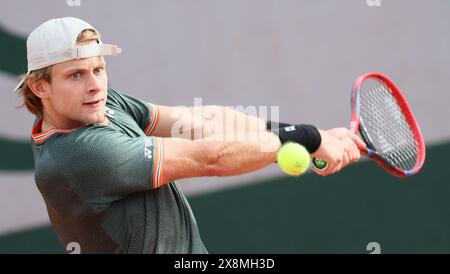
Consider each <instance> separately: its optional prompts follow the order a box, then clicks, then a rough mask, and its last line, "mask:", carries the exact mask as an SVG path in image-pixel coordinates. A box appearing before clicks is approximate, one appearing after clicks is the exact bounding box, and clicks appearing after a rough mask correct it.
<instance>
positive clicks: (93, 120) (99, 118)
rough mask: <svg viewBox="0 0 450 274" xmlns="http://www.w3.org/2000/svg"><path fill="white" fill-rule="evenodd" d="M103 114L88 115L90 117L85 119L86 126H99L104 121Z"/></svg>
mask: <svg viewBox="0 0 450 274" xmlns="http://www.w3.org/2000/svg"><path fill="white" fill-rule="evenodd" d="M105 118H106V116H105V113H103V112H102V113H98V114H94V115H90V117H87V119H86V124H89V125H95V124H100V123H102V122H103V121H105Z"/></svg>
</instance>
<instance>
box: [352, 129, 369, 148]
mask: <svg viewBox="0 0 450 274" xmlns="http://www.w3.org/2000/svg"><path fill="white" fill-rule="evenodd" d="M348 137H350V139H351V140H352V141H353V142H354V143H355V144H356V146H357V147H358V149H359V150H366V148H367V146H366V143H364V142H363V141H362V140H361V138H359V137H358V135H356V134H355V133H353V132H350V134H349V136H348Z"/></svg>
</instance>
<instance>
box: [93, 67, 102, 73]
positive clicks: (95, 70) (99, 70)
mask: <svg viewBox="0 0 450 274" xmlns="http://www.w3.org/2000/svg"><path fill="white" fill-rule="evenodd" d="M102 72H103V68H96V69H94V73H95V74H101V73H102Z"/></svg>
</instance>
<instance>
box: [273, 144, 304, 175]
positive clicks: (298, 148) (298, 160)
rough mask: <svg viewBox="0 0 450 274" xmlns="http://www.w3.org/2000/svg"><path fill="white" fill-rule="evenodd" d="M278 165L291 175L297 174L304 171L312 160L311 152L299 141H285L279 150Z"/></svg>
mask: <svg viewBox="0 0 450 274" xmlns="http://www.w3.org/2000/svg"><path fill="white" fill-rule="evenodd" d="M277 161H278V165H279V166H280V168H281V170H283V171H284V172H286V173H287V174H289V175H293V176H297V175H300V174H302V173H304V172H305V171H306V170H307V169H308V167H309V162H310V156H309V152H308V151H307V150H306V148H305V147H303V146H302V145H300V144H298V143H293V142H289V143H285V144H284V145H283V146H282V147H281V149H280V150H279V151H278V155H277Z"/></svg>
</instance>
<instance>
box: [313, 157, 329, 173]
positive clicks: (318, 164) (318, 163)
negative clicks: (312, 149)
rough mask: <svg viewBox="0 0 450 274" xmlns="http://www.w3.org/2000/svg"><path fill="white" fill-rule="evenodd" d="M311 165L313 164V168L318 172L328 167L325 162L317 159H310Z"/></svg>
mask: <svg viewBox="0 0 450 274" xmlns="http://www.w3.org/2000/svg"><path fill="white" fill-rule="evenodd" d="M312 163H313V165H314V167H315V168H316V169H318V170H323V169H326V168H327V167H328V163H327V161H325V160H321V159H318V158H316V157H313V158H312Z"/></svg>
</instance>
